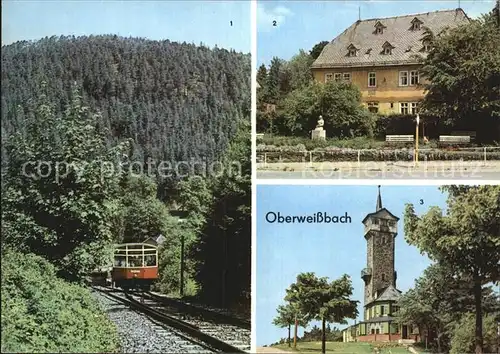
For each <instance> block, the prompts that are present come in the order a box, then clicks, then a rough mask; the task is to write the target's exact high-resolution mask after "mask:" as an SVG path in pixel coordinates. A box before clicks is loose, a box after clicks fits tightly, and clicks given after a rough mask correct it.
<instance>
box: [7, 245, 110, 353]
mask: <svg viewBox="0 0 500 354" xmlns="http://www.w3.org/2000/svg"><path fill="white" fill-rule="evenodd" d="M117 347H118V337H117V333H116V328H115V327H114V325H113V323H112V322H111V321H110V320H109V319H108V318H107V317H106V315H105V314H104V313H103V312H102V311H101V310H100V309H99V307H98V305H97V303H96V301H95V300H94V299H93V297H92V295H91V294H90V291H89V290H88V289H86V288H84V287H82V286H79V285H76V284H70V283H67V282H65V281H64V280H62V279H60V278H58V277H57V276H56V269H55V267H54V266H53V265H51V264H50V263H49V262H48V261H46V260H45V259H43V258H42V257H40V256H36V255H33V254H28V255H25V254H21V253H17V252H10V251H8V252H6V253H5V254H4V255H2V352H17V353H19V352H38V353H40V352H52V353H56V352H76V353H86V352H113V351H116V349H117Z"/></svg>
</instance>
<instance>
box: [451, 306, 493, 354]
mask: <svg viewBox="0 0 500 354" xmlns="http://www.w3.org/2000/svg"><path fill="white" fill-rule="evenodd" d="M498 320H500V319H499V318H498V317H497V318H495V316H494V315H493V314H490V315H486V316H485V317H484V321H483V333H484V336H485V338H484V343H485V349H486V352H487V353H496V352H497V350H498V343H497V341H498V339H497V330H498V327H497V326H498ZM474 327H475V319H474V315H473V314H471V313H467V314H465V315H463V316H462V318H461V319H460V321H459V322H458V323H456V324H455V328H454V332H453V336H452V338H451V348H450V354H461V353H471V352H472V351H473V350H474Z"/></svg>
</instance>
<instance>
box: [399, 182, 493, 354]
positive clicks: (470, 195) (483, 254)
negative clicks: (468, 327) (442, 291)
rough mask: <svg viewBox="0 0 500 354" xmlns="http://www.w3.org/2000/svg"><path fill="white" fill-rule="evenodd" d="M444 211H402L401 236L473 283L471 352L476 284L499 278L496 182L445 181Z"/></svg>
mask: <svg viewBox="0 0 500 354" xmlns="http://www.w3.org/2000/svg"><path fill="white" fill-rule="evenodd" d="M443 190H444V191H448V193H449V196H448V202H447V204H448V210H447V214H446V215H443V213H442V211H441V210H440V209H439V208H437V207H431V208H430V210H429V211H428V212H427V213H426V214H424V215H423V216H421V217H419V216H417V215H416V214H415V211H414V208H413V205H411V204H408V205H407V206H406V210H405V238H406V240H407V241H408V243H409V244H411V245H415V246H417V247H418V248H419V249H420V251H421V253H426V254H427V255H428V256H429V258H431V259H432V260H435V261H437V262H439V263H441V264H445V265H447V266H449V267H454V268H456V269H457V271H459V272H460V273H462V274H464V275H466V276H469V277H470V278H471V280H472V284H473V289H472V290H473V294H474V312H475V316H476V329H475V346H476V353H478V354H479V353H482V351H483V335H482V315H483V309H482V288H483V285H484V284H487V283H489V282H498V281H499V280H500V270H499V268H498V260H499V259H500V186H480V187H469V186H460V187H455V186H449V187H443Z"/></svg>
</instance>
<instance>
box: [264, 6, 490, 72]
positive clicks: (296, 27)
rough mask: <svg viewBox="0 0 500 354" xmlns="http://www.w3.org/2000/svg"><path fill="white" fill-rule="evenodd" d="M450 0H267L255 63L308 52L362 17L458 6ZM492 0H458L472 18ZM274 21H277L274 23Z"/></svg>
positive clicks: (402, 13)
mask: <svg viewBox="0 0 500 354" xmlns="http://www.w3.org/2000/svg"><path fill="white" fill-rule="evenodd" d="M458 3H459V0H452V1H436V0H432V1H419V0H406V1H402V0H393V1H373V0H366V1H351V0H337V1H335V0H329V1H297V0H289V1H269V0H261V1H259V2H258V5H257V65H258V66H260V65H261V64H265V65H267V66H268V65H269V64H270V62H271V59H272V58H273V57H275V56H276V57H278V58H281V59H285V60H289V59H291V58H292V57H293V56H294V55H295V54H297V53H298V52H299V50H300V49H304V50H306V51H307V52H309V51H310V50H311V49H312V48H313V46H314V45H315V44H317V43H319V42H321V41H332V40H333V39H334V38H335V37H336V36H338V35H339V34H340V33H342V32H343V31H344V30H345V29H346V28H347V27H349V26H350V25H352V24H353V23H354V22H356V21H357V20H358V17H359V9H361V19H369V18H379V17H390V16H398V15H409V14H414V13H422V12H429V11H436V10H449V9H455V8H457V7H458ZM494 5H495V1H494V0H488V1H486V0H469V1H467V0H460V7H461V8H462V9H463V10H464V11H465V13H466V14H467V15H468V16H469V17H471V18H475V17H477V16H479V15H480V14H482V13H487V12H489V11H491V10H492V9H493V7H494ZM273 21H276V26H274V23H273Z"/></svg>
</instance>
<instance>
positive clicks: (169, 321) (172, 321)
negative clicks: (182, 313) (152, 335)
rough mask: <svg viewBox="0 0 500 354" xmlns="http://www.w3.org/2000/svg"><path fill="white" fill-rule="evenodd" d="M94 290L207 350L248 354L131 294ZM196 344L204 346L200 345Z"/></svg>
mask: <svg viewBox="0 0 500 354" xmlns="http://www.w3.org/2000/svg"><path fill="white" fill-rule="evenodd" d="M94 289H95V290H97V291H100V292H102V293H105V294H106V295H107V296H109V297H111V298H113V299H115V300H117V301H120V302H122V303H124V304H126V305H127V306H130V307H131V308H133V309H136V310H138V311H140V312H142V313H144V314H146V315H147V316H149V317H151V318H153V319H155V320H156V321H159V322H161V323H163V324H166V325H168V326H170V327H173V328H175V329H177V330H179V331H181V332H183V333H186V334H188V335H189V336H191V337H193V338H196V339H197V340H199V341H201V342H202V343H204V344H205V345H204V346H205V347H206V348H207V349H212V350H216V351H219V352H223V353H246V352H245V351H244V350H241V349H240V348H237V347H234V346H232V345H231V344H228V343H226V342H224V341H221V340H220V339H218V338H214V337H212V336H210V335H208V334H206V333H203V332H202V331H200V329H199V327H197V326H195V325H192V324H190V323H187V322H185V321H182V320H179V319H177V318H174V317H172V316H169V315H168V314H166V313H164V312H160V311H158V310H156V309H154V308H152V307H150V306H148V305H145V304H143V303H141V302H140V301H137V300H136V299H134V298H133V297H132V295H131V294H129V293H126V292H123V294H124V297H121V296H118V295H116V294H113V292H111V291H109V290H103V289H102V288H94ZM114 291H115V292H116V289H114ZM137 296H141V293H137ZM196 344H199V345H202V344H200V343H196Z"/></svg>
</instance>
